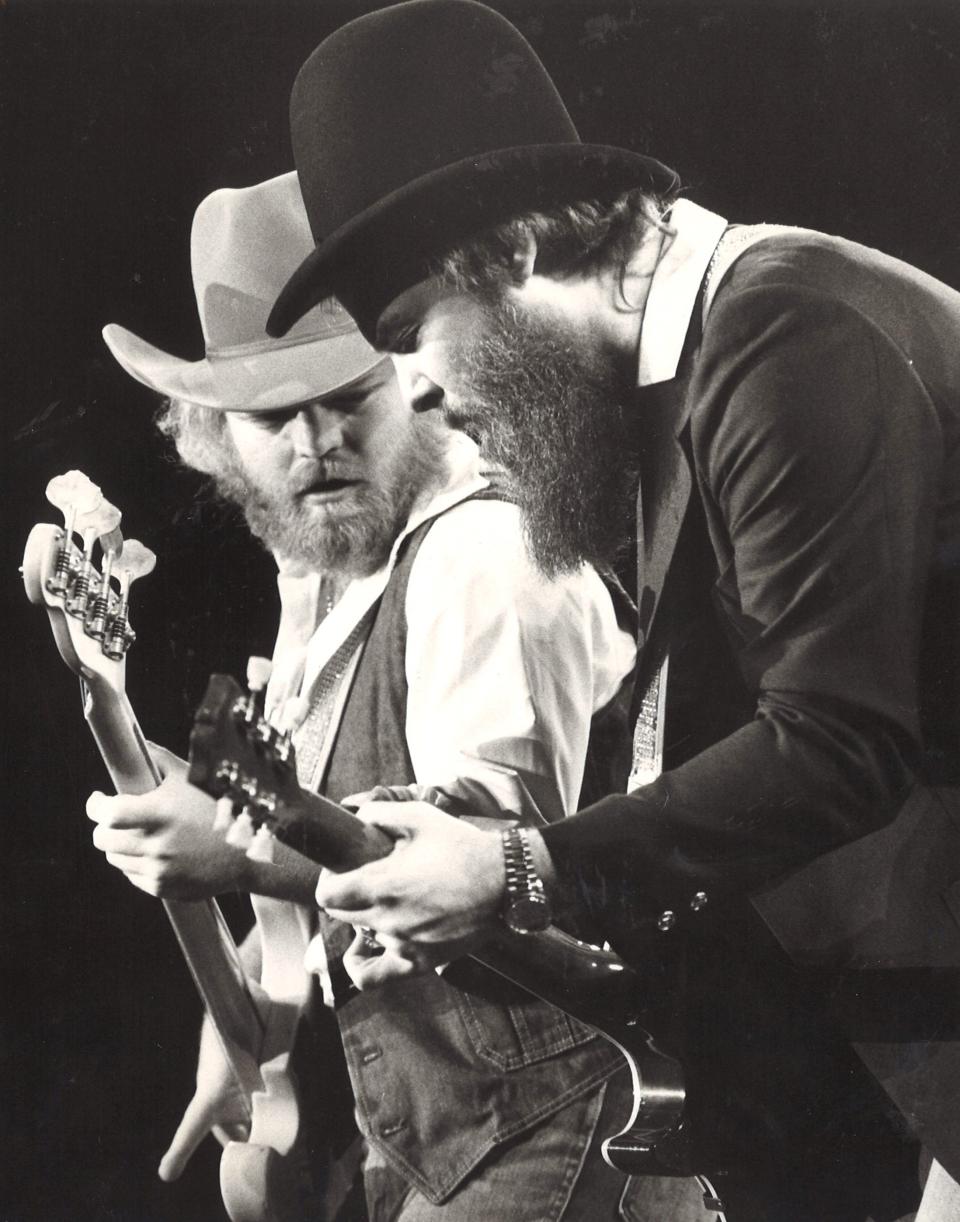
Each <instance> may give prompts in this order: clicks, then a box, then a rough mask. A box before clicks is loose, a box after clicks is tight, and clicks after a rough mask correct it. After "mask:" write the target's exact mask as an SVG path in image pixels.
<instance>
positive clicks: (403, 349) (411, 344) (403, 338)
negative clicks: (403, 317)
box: [390, 327, 420, 356]
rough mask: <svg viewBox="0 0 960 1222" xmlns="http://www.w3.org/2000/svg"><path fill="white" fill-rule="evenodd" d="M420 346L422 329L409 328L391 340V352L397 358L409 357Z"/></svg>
mask: <svg viewBox="0 0 960 1222" xmlns="http://www.w3.org/2000/svg"><path fill="white" fill-rule="evenodd" d="M419 345H420V328H419V327H408V328H407V329H406V331H400V332H398V334H396V335H394V336H393V337H392V338H391V340H390V351H391V352H393V353H395V354H396V355H397V356H409V354H410V353H411V352H416V350H417V348H418V347H419Z"/></svg>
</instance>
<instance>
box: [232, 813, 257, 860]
mask: <svg viewBox="0 0 960 1222" xmlns="http://www.w3.org/2000/svg"><path fill="white" fill-rule="evenodd" d="M255 835H256V833H255V831H254V827H253V820H252V819H251V818H250V816H249V814H247V812H246V811H245V810H242V811H241V812H240V814H239V815H237V817H236V819H235V820H234V822H233V825H232V827H231V828H230V829H229V831H228V832H227V834H226V837H225V839H226V842H227V844H232V845H233V847H234V848H235V849H244V850H247V849H249V848H250V846H251V845H252V844H253V840H254V836H255Z"/></svg>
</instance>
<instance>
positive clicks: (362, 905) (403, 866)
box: [317, 802, 505, 982]
mask: <svg viewBox="0 0 960 1222" xmlns="http://www.w3.org/2000/svg"><path fill="white" fill-rule="evenodd" d="M357 813H358V816H359V817H360V818H361V819H363V820H364V822H366V823H371V824H373V825H374V826H376V827H378V828H379V829H380V830H381V831H383V832H385V833H386V834H387V835H388V836H390V837H391V838H392V839H393V840H394V841H395V844H394V849H393V852H392V853H391V854H390V855H389V856H388V857H384V858H381V859H380V860H379V861H374V862H371V863H370V864H369V865H365V866H362V867H361V868H360V869H358V870H351V871H349V872H348V873H345V874H331V873H329V872H324V874H323V875H322V876H321V878H320V882H319V884H318V886H317V901H318V903H319V904H320V906H321V907H322V908H324V909H326V911H327V912H328V913H329V914H330V916H332V917H334V918H336V919H338V920H341V921H347V922H348V923H350V924H351V925H362V926H366V927H368V928H371V929H373V930H374V931H375V932H376V934H377V937H378V940H379V941H380V942H381V943H382V944H383V945H384V946H385V947H386V949H387V951H388V952H392V953H394V954H395V955H396V956H398V957H399V958H400V959H401V960H404V961H406V963H409V964H412V965H413V966H412V967H409V968H408V967H406V965H405V964H404V965H403V967H404V970H401V971H397V972H392V973H390V974H409V971H412V970H420V971H424V970H427V969H428V968H430V967H432V966H435V965H437V964H439V963H447V962H449V961H450V960H451V959H455V958H459V957H460V956H461V955H463V954H465V953H467V951H469V950H470V949H471V948H473V947H475V946H476V945H477V944H478V942H480V941H482V940H483V937H484V934H485V933H487V932H488V931H489V929H490V928H491V927H492V926H493V924H494V923H495V921H496V919H497V914H498V912H499V909H500V905H501V901H502V898H503V891H504V884H505V873H504V865H503V852H502V849H501V845H500V838H499V836H497V835H495V834H492V833H489V832H481V831H478V830H477V829H476V828H474V827H471V826H470V824H469V823H466V822H465V821H464V820H462V819H454V818H452V817H451V816H450V815H445V814H443V813H442V812H441V811H438V810H437V809H436V807H434V806H430V805H428V804H427V803H425V802H371V803H369V804H368V805H366V806H363V807H361V808H360V810H359V811H358V812H357ZM390 962H392V961H390ZM395 966H397V965H396V964H395ZM370 971H371V975H373V976H376V975H379V974H383V973H385V972H386V971H387V969H386V968H380V969H379V972H373V971H372V969H370ZM371 982H372V980H371Z"/></svg>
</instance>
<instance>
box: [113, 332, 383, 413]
mask: <svg viewBox="0 0 960 1222" xmlns="http://www.w3.org/2000/svg"><path fill="white" fill-rule="evenodd" d="M103 338H104V341H105V342H106V345H107V347H108V348H109V349H110V351H111V352H112V353H113V355H114V357H115V358H116V360H117V361H118V362H119V364H120V365H121V366H122V367H123V368H124V369H125V370H126V371H127V373H129V374H130V376H131V377H133V378H136V380H137V381H138V382H142V383H143V385H144V386H149V387H150V389H151V390H155V391H157V392H158V393H159V394H161V395H165V396H167V397H168V398H171V399H184V400H186V401H188V402H190V403H196V404H198V405H199V406H201V407H213V408H217V409H219V410H220V411H227V412H229V411H264V412H266V411H278V410H280V409H282V408H287V407H290V406H292V405H293V404H297V403H306V402H308V401H310V400H312V399H317V398H320V397H321V396H324V395H329V394H332V393H333V392H334V391H336V390H339V389H340V388H341V387H344V386H348V385H349V384H350V383H351V382H355V381H356V380H357V378H360V377H363V375H364V374H365V373H367V372H369V370H371V369H373V368H374V367H375V366H376V365H378V364H379V363H380V362H381V361H382V360H383V356H382V355H381V354H380V353H378V352H375V351H374V350H373V349H372V348H371V347H370V345H369V344H368V343H367V342H366V340H365V339H364V338H363V336H362V335H361V334H360V333H359V332H358V331H354V330H351V331H349V332H348V333H347V334H344V335H336V336H331V337H329V338H323V339H311V338H310V337H306V338H304V339H301V340H298V341H296V342H294V343H289V344H283V345H274V346H270V347H264V348H260V349H257V350H255V351H249V352H247V353H234V354H229V355H226V354H225V355H223V356H216V355H213V356H207V357H206V358H205V359H204V360H202V361H185V360H183V359H181V358H180V357H176V356H172V355H171V354H170V353H168V352H164V351H163V350H162V349H161V348H157V347H155V346H154V345H153V344H149V343H147V341H146V340H143V339H141V338H140V337H139V336H138V335H134V333H133V332H132V331H128V330H127V329H126V328H125V327H121V326H118V325H117V324H116V323H110V324H109V326H106V327H104V329H103Z"/></svg>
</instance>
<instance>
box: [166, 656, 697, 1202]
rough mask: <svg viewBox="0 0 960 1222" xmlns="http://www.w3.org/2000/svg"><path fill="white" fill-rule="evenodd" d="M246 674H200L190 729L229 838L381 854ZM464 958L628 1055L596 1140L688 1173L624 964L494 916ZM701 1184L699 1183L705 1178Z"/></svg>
mask: <svg viewBox="0 0 960 1222" xmlns="http://www.w3.org/2000/svg"><path fill="white" fill-rule="evenodd" d="M252 674H253V675H254V676H255V677H256V681H255V683H254V684H253V685H252V686H253V687H254V690H252V691H251V692H249V693H248V692H244V690H243V689H242V688H241V687H240V686H239V685H238V684H237V683H236V681H235V680H234V679H232V678H230V677H229V676H226V675H214V676H213V677H212V678H211V679H210V682H209V684H208V687H207V691H206V694H205V696H204V699H203V703H202V704H201V706H200V708H199V709H198V711H197V714H196V717H195V721H194V729H193V733H192V735H191V741H190V773H189V780H190V782H191V783H192V784H194V785H196V786H198V787H199V788H200V789H203V790H204V791H205V792H206V793H208V794H210V795H211V796H213V797H215V798H217V799H218V801H219V806H218V812H219V814H218V817H221V818H222V816H223V812H224V811H227V812H229V817H228V822H232V823H233V826H232V829H231V830H230V832H229V833H228V836H229V839H230V840H231V842H232V843H234V844H244V845H246V846H247V847H248V852H250V854H251V855H252V856H256V857H258V858H261V859H262V858H269V853H270V844H271V841H272V840H273V838H276V839H279V840H281V841H282V842H284V843H285V844H287V845H288V846H289V847H290V848H293V849H295V850H296V851H298V852H300V853H302V854H304V855H305V856H307V857H309V858H311V860H313V861H315V862H318V863H319V864H321V865H323V866H325V867H326V868H328V869H330V870H334V871H338V872H339V871H343V870H349V869H353V868H356V867H357V866H360V865H362V864H365V863H366V862H369V861H373V860H376V859H377V858H380V857H383V856H385V855H387V854H388V853H389V852H390V850H391V848H392V844H391V842H390V841H389V839H388V838H387V837H386V836H385V835H384V834H383V833H382V832H380V831H378V830H377V829H375V828H372V827H369V826H368V825H366V824H364V823H363V822H362V821H361V820H359V819H357V818H356V816H354V815H353V814H351V813H350V812H349V811H347V810H345V809H344V808H343V807H341V806H338V805H337V804H336V803H334V802H331V801H329V800H328V799H326V798H323V797H320V796H319V795H317V794H313V793H310V792H308V791H306V790H303V789H301V788H300V786H299V784H298V782H297V773H296V763H295V753H294V748H293V744H292V742H291V737H290V733H289V732H287V731H285V730H284V728H283V727H282V726H281V727H279V728H278V727H276V726H274V725H272V724H270V723H269V722H268V721H267V720H266V719H265V717H264V716H263V696H262V687H263V684H262V682H261V680H262V676H259V675H258V674H257V668H253V671H252ZM473 958H475V959H477V960H478V961H479V962H481V963H483V964H484V965H485V966H487V967H489V968H491V969H493V970H494V971H496V972H498V973H500V974H501V975H502V976H504V977H506V978H507V979H509V980H511V981H512V982H514V983H515V984H519V985H520V986H521V987H523V988H525V989H527V990H528V991H529V992H531V993H533V994H535V995H536V996H538V997H540V998H541V999H542V1000H544V1001H547V1002H549V1003H550V1004H551V1005H555V1006H557V1007H558V1008H559V1009H562V1010H564V1011H565V1012H566V1013H568V1014H569V1015H571V1016H572V1017H573V1018H576V1019H579V1020H580V1021H581V1022H584V1023H587V1024H588V1025H590V1026H593V1027H595V1028H596V1029H597V1030H598V1031H599V1032H600V1033H601V1034H602V1035H604V1036H605V1037H606V1038H607V1039H609V1040H611V1041H612V1042H613V1043H614V1044H616V1045H617V1047H618V1048H619V1049H620V1050H621V1052H622V1053H623V1055H624V1056H625V1057H626V1059H627V1062H628V1064H629V1067H630V1072H631V1074H632V1077H633V1087H634V1106H633V1111H632V1114H631V1116H630V1117H629V1120H628V1121H627V1124H626V1125H625V1126H624V1128H623V1130H622V1131H621V1132H620V1133H618V1134H616V1135H615V1136H613V1137H610V1138H608V1139H607V1140H606V1142H605V1143H604V1147H603V1152H604V1157H605V1158H606V1160H607V1162H609V1163H610V1165H611V1166H613V1167H616V1168H617V1169H619V1170H622V1171H624V1172H627V1173H634V1174H636V1173H640V1174H652V1175H692V1174H694V1170H693V1169H692V1167H691V1165H690V1161H689V1160H690V1155H689V1149H688V1143H687V1140H686V1134H685V1129H684V1122H683V1106H684V1090H683V1077H682V1071H681V1068H680V1066H679V1064H678V1063H677V1061H676V1060H674V1059H673V1058H672V1057H670V1056H668V1055H666V1054H665V1053H664V1052H663V1051H662V1050H661V1049H660V1048H659V1047H658V1046H657V1043H656V1040H655V1038H654V1037H653V1036H652V1035H651V1034H650V1033H649V1032H648V1031H647V1030H645V1029H644V1027H643V1025H642V1021H641V1020H642V1017H643V1011H642V988H643V986H642V983H641V981H640V979H639V978H638V976H637V974H636V973H635V972H634V971H633V970H632V969H631V968H630V967H628V966H627V965H626V964H625V963H623V962H622V961H621V960H620V959H618V958H617V957H616V956H615V955H613V954H612V953H610V952H609V951H606V950H603V949H601V948H599V947H596V946H590V945H588V944H586V943H583V942H580V941H578V940H577V939H575V938H572V937H570V936H569V935H567V934H565V933H563V932H561V931H560V930H558V929H557V928H555V927H552V926H551V927H550V928H549V929H548V930H546V931H545V932H543V933H538V934H527V935H521V934H516V933H512V932H511V931H509V930H508V929H506V928H504V929H503V930H502V931H501V932H499V933H498V934H496V935H494V936H493V937H492V938H491V939H490V941H488V942H487V943H485V944H484V946H483V947H482V948H481V950H480V951H478V952H476V953H475V954H474V955H473ZM698 1178H699V1177H698ZM703 1187H704V1189H705V1192H706V1190H707V1189H708V1188H709V1185H708V1184H706V1182H705V1181H704V1182H703ZM709 1192H710V1196H711V1197H713V1195H714V1194H713V1192H712V1189H710V1190H709ZM718 1206H719V1202H717V1203H716V1205H715V1206H714V1207H715V1208H717V1207H718Z"/></svg>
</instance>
